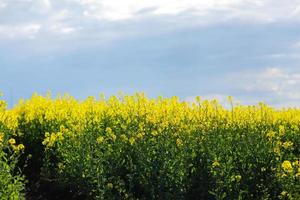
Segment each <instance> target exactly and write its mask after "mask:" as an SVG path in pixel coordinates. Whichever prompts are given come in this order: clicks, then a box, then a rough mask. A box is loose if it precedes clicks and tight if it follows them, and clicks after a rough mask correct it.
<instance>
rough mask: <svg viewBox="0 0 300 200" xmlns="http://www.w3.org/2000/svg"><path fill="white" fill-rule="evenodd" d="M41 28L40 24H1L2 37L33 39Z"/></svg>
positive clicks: (0, 33) (0, 32)
mask: <svg viewBox="0 0 300 200" xmlns="http://www.w3.org/2000/svg"><path fill="white" fill-rule="evenodd" d="M40 29H41V25H40V24H26V25H23V24H22V25H11V26H10V25H4V26H3V25H0V37H2V38H29V39H33V38H35V36H36V34H38V32H39V31H40Z"/></svg>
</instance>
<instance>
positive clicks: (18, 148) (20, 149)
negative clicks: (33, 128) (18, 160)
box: [17, 144, 25, 151]
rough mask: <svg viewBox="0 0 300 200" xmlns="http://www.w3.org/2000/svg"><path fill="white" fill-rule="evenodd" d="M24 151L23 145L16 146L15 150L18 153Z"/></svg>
mask: <svg viewBox="0 0 300 200" xmlns="http://www.w3.org/2000/svg"><path fill="white" fill-rule="evenodd" d="M24 149H25V146H24V145H23V144H19V145H18V146H17V150H18V151H23V150H24Z"/></svg>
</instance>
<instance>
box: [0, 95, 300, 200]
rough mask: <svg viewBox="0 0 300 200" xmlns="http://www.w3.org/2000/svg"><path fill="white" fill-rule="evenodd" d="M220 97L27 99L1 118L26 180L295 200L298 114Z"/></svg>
mask: <svg viewBox="0 0 300 200" xmlns="http://www.w3.org/2000/svg"><path fill="white" fill-rule="evenodd" d="M229 101H230V103H231V105H232V107H231V108H230V109H226V108H224V107H223V106H221V105H220V104H219V103H218V102H217V101H216V100H213V101H207V100H201V98H196V101H195V102H194V103H188V102H182V101H180V100H179V99H178V98H177V97H172V98H168V99H165V98H161V97H160V98H157V99H149V98H147V97H145V96H144V95H143V94H136V95H133V96H126V95H125V96H123V95H120V96H112V97H110V98H109V99H105V98H104V97H103V96H101V97H100V98H99V99H96V98H94V97H89V98H87V99H86V100H84V101H77V100H75V99H74V98H72V97H70V96H68V95H66V96H63V97H57V98H55V99H52V98H51V97H50V95H48V96H45V97H43V96H39V95H33V97H32V98H31V99H29V100H27V101H21V102H20V103H19V104H18V105H17V106H16V107H15V108H13V109H11V110H4V111H3V112H5V113H6V114H5V115H6V118H5V119H3V120H2V121H3V124H5V126H6V127H7V129H9V130H10V132H11V135H13V136H14V138H15V139H16V140H13V139H10V140H9V141H8V143H9V145H10V146H11V148H12V149H13V150H14V151H15V152H23V151H25V154H26V155H29V154H30V155H32V159H31V161H30V163H28V166H30V167H28V168H29V169H30V170H33V171H31V172H28V169H27V171H26V173H25V175H27V174H28V173H29V174H30V173H33V172H34V173H39V174H40V176H41V177H42V178H44V179H48V180H52V181H53V182H55V183H56V184H57V185H58V186H60V187H66V188H72V191H76V192H77V194H84V195H85V196H86V197H87V198H93V199H217V200H220V199H229V200H231V199H300V164H299V160H300V134H299V128H300V110H299V109H296V108H288V109H274V108H272V107H269V106H267V105H265V104H263V103H260V104H258V105H255V106H243V105H234V102H233V100H232V99H231V98H229ZM2 140H3V139H2ZM0 141H1V135H0ZM16 141H18V143H17V142H16Z"/></svg>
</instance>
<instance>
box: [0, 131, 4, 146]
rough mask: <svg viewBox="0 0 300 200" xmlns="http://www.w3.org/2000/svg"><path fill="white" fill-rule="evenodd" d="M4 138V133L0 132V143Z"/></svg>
mask: <svg viewBox="0 0 300 200" xmlns="http://www.w3.org/2000/svg"><path fill="white" fill-rule="evenodd" d="M3 140H4V133H0V144H1V143H2V142H3Z"/></svg>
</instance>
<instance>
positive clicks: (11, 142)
mask: <svg viewBox="0 0 300 200" xmlns="http://www.w3.org/2000/svg"><path fill="white" fill-rule="evenodd" d="M8 144H10V145H14V144H16V140H15V139H14V138H10V139H9V140H8Z"/></svg>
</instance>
